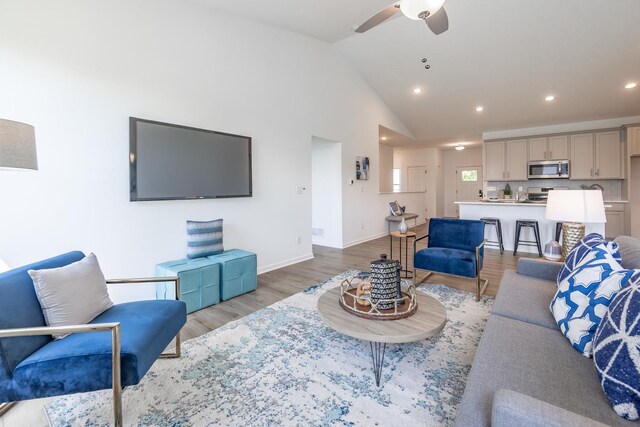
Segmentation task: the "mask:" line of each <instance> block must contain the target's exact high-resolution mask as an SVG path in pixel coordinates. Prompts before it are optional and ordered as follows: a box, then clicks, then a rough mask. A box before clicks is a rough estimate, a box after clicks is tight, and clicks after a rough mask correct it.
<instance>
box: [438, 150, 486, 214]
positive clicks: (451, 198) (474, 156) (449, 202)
mask: <svg viewBox="0 0 640 427" xmlns="http://www.w3.org/2000/svg"><path fill="white" fill-rule="evenodd" d="M461 166H482V148H467V149H466V150H462V151H457V150H447V151H445V152H444V215H445V216H456V215H457V212H456V205H455V201H456V168H458V167H461ZM483 173H484V171H483Z"/></svg>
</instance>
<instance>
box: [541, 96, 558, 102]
mask: <svg viewBox="0 0 640 427" xmlns="http://www.w3.org/2000/svg"><path fill="white" fill-rule="evenodd" d="M554 99H556V97H555V96H553V95H547V97H546V98H545V99H544V100H545V101H547V102H551V101H553V100H554Z"/></svg>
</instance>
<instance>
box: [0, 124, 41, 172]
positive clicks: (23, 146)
mask: <svg viewBox="0 0 640 427" xmlns="http://www.w3.org/2000/svg"><path fill="white" fill-rule="evenodd" d="M0 169H33V170H38V158H37V154H36V135H35V129H34V128H33V126H30V125H27V124H24V123H20V122H14V121H12V120H4V119H0Z"/></svg>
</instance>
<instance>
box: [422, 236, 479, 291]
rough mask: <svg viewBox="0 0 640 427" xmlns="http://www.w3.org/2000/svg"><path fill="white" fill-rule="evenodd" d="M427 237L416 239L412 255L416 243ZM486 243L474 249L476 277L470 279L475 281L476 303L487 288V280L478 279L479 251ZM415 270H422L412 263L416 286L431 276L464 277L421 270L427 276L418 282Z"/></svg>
mask: <svg viewBox="0 0 640 427" xmlns="http://www.w3.org/2000/svg"><path fill="white" fill-rule="evenodd" d="M427 237H429V235H428V234H427V235H426V236H422V237H420V238H419V239H416V240H414V241H413V255H414V256H415V254H416V243H417V242H418V241H420V240H422V239H425V238H427ZM486 243H487V239H484V240H483V241H482V243H480V244H479V245H478V246H477V247H476V277H475V278H472V279H475V281H476V301H480V297H481V296H482V295H483V294H484V291H485V290H487V286H489V279H482V278H480V250H481V249H482V248H484V246H485V244H486ZM416 270H422V269H417V268H416V265H415V262H414V264H413V277H414V278H415V279H414V280H415V281H416V282H415V283H416V286H418V285H419V284H420V283H422V282H424V281H425V280H427V279H428V278H429V277H431V275H433V274H441V275H443V276H449V277H465V276H458V275H455V274H449V273H440V272H434V271H428V270H423V271H427V274H425V275H424V277H423V278H422V279H420V280H418V276H417V275H416Z"/></svg>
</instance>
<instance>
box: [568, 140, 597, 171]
mask: <svg viewBox="0 0 640 427" xmlns="http://www.w3.org/2000/svg"><path fill="white" fill-rule="evenodd" d="M570 141H571V158H570V159H569V160H570V163H569V170H570V172H569V174H570V176H571V179H594V178H595V175H594V172H595V171H594V167H593V165H594V156H595V141H594V140H593V133H580V134H577V135H571V138H570Z"/></svg>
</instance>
